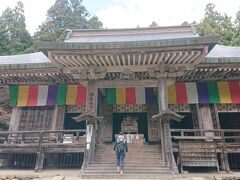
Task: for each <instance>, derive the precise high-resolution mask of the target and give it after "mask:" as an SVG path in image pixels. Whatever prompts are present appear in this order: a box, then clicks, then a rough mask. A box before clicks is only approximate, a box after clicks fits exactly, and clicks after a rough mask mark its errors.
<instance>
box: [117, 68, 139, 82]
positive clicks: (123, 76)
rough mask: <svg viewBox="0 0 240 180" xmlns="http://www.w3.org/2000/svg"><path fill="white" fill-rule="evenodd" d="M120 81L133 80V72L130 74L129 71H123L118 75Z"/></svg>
mask: <svg viewBox="0 0 240 180" xmlns="http://www.w3.org/2000/svg"><path fill="white" fill-rule="evenodd" d="M120 79H121V80H134V79H135V74H134V72H131V71H130V69H125V70H124V71H122V72H121V73H120Z"/></svg>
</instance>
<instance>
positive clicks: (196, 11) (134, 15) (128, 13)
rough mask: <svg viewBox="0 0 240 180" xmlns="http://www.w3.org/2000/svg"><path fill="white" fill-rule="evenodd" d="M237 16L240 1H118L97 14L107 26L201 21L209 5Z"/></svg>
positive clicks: (122, 26)
mask: <svg viewBox="0 0 240 180" xmlns="http://www.w3.org/2000/svg"><path fill="white" fill-rule="evenodd" d="M210 2H212V3H214V4H215V5H216V10H217V11H219V12H221V13H226V14H228V15H229V16H234V18H235V14H236V12H237V11H238V10H240V3H239V0H228V1H224V0H115V1H114V3H112V4H111V5H109V6H107V7H105V8H104V9H102V10H100V11H98V12H97V13H96V15H97V16H98V17H99V18H100V20H101V21H102V22H103V24H104V27H107V28H126V27H137V25H139V26H140V27H146V26H149V25H150V24H151V23H152V21H156V22H157V24H158V25H160V26H168V25H180V24H181V23H183V22H184V21H188V22H192V21H194V20H195V21H197V22H199V21H200V20H201V18H203V16H204V9H205V7H206V4H208V3H210Z"/></svg>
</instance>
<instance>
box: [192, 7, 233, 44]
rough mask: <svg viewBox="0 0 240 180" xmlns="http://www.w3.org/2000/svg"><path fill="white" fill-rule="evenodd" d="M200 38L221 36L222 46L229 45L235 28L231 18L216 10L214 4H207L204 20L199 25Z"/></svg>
mask: <svg viewBox="0 0 240 180" xmlns="http://www.w3.org/2000/svg"><path fill="white" fill-rule="evenodd" d="M196 30H197V32H198V34H199V35H200V36H204V35H205V36H206V35H219V36H220V42H219V43H220V44H224V45H229V44H230V43H231V40H232V36H233V32H234V28H233V24H232V21H231V17H229V16H227V15H226V14H224V15H222V14H221V13H219V12H217V11H216V10H215V5H214V4H211V3H210V4H207V6H206V9H205V15H204V18H203V20H202V21H201V22H200V23H199V24H198V25H197V29H196Z"/></svg>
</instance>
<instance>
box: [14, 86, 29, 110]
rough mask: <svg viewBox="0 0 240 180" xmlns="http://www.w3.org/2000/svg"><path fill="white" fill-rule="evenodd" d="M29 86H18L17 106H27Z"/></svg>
mask: <svg viewBox="0 0 240 180" xmlns="http://www.w3.org/2000/svg"><path fill="white" fill-rule="evenodd" d="M28 91H29V86H19V92H18V101H17V106H27V102H28Z"/></svg>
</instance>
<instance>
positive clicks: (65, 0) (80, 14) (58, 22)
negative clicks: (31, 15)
mask: <svg viewBox="0 0 240 180" xmlns="http://www.w3.org/2000/svg"><path fill="white" fill-rule="evenodd" d="M99 28H102V22H101V21H99V19H98V18H97V17H96V16H92V17H91V16H90V14H89V13H88V12H87V10H86V8H85V7H84V6H83V5H82V0H57V1H56V2H55V4H54V5H53V6H52V7H51V8H50V9H49V10H48V12H47V19H46V21H45V22H43V23H42V25H41V26H39V31H38V32H36V33H35V38H36V39H37V40H41V41H63V40H64V39H65V37H66V35H67V32H66V29H99Z"/></svg>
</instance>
